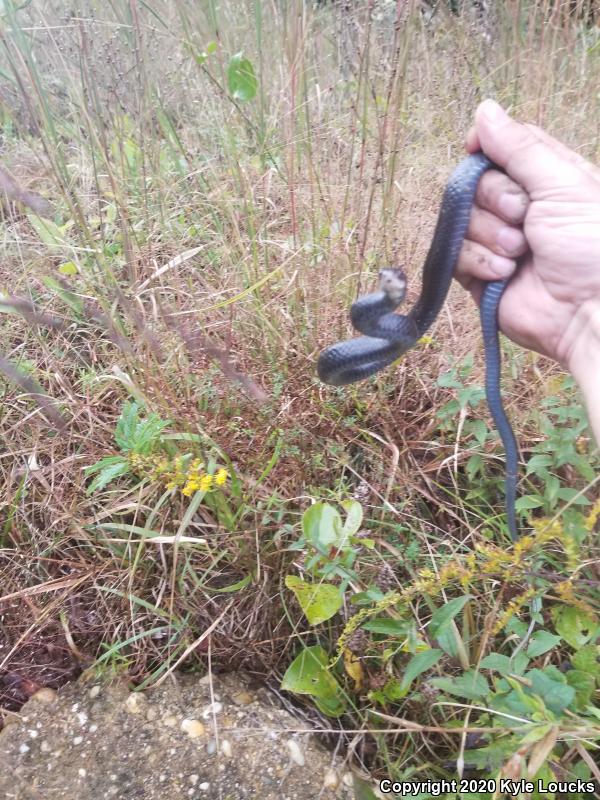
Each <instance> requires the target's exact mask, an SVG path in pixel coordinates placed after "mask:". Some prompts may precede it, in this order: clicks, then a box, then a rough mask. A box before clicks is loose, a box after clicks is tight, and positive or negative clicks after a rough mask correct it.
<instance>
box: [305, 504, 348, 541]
mask: <svg viewBox="0 0 600 800" xmlns="http://www.w3.org/2000/svg"><path fill="white" fill-rule="evenodd" d="M341 531H342V518H341V517H340V515H339V513H338V511H337V509H335V508H334V507H333V506H332V505H330V504H329V503H314V504H313V505H312V506H309V508H307V509H306V511H305V512H304V514H302V532H303V534H304V537H305V539H306V540H307V541H309V542H310V543H311V544H312V545H313V546H314V547H315V548H316V549H317V550H320V551H325V550H328V549H329V548H330V547H331V546H332V545H334V544H335V543H336V542H338V541H339V540H340V538H341Z"/></svg>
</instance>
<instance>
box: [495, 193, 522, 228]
mask: <svg viewBox="0 0 600 800" xmlns="http://www.w3.org/2000/svg"><path fill="white" fill-rule="evenodd" d="M526 206H527V198H526V197H525V195H523V194H520V193H517V192H504V194H502V195H500V199H499V200H498V210H499V211H500V213H501V214H502V215H503V216H504V217H506V218H507V219H509V220H512V221H514V222H521V221H522V219H523V212H524V211H525V208H526Z"/></svg>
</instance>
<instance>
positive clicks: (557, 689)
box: [524, 667, 575, 714]
mask: <svg viewBox="0 0 600 800" xmlns="http://www.w3.org/2000/svg"><path fill="white" fill-rule="evenodd" d="M558 676H560V680H556V678H557V677H558ZM525 677H526V678H527V679H528V680H530V681H531V688H530V687H526V688H525V689H524V691H525V693H526V694H536V695H537V696H538V697H540V698H541V699H542V700H543V702H544V705H545V706H546V708H548V709H550V711H553V712H554V713H555V714H560V712H561V711H564V709H565V708H569V706H571V704H572V703H573V701H574V700H575V689H573V687H572V686H569V684H568V683H567V681H566V678H565V676H564V675H563V674H562V673H560V672H558V670H556V671H555V670H552V669H551V668H550V667H546V669H544V670H541V669H532V670H530V671H529V672H528V673H527V674H526V676H525Z"/></svg>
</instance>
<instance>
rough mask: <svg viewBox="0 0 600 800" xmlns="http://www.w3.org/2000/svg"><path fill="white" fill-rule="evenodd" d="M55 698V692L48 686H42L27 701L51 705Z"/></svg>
mask: <svg viewBox="0 0 600 800" xmlns="http://www.w3.org/2000/svg"><path fill="white" fill-rule="evenodd" d="M55 698H56V692H55V691H54V689H51V688H50V687H49V686H44V687H43V688H42V689H38V690H37V692H36V693H35V694H33V695H31V697H30V698H29V701H30V702H31V701H32V700H35V701H36V702H38V703H52V702H54V700H55Z"/></svg>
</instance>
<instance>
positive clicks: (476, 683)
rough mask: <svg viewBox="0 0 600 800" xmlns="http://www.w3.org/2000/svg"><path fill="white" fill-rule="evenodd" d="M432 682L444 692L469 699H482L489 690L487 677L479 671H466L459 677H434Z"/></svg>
mask: <svg viewBox="0 0 600 800" xmlns="http://www.w3.org/2000/svg"><path fill="white" fill-rule="evenodd" d="M431 683H432V684H433V685H434V686H437V688H438V689H441V690H442V692H446V693H447V694H453V695H456V696H457V697H463V698H465V699H467V700H480V699H481V698H483V697H485V696H486V694H487V693H488V692H489V687H488V683H487V681H486V679H485V678H484V677H483V675H482V674H481V673H479V672H473V671H469V672H465V673H464V674H463V675H461V676H460V677H459V678H432V679H431Z"/></svg>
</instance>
